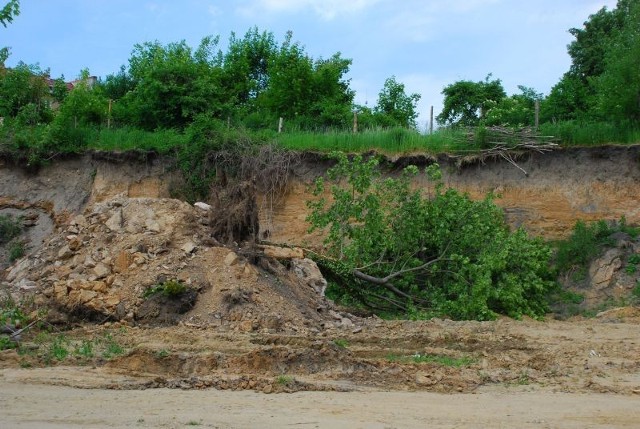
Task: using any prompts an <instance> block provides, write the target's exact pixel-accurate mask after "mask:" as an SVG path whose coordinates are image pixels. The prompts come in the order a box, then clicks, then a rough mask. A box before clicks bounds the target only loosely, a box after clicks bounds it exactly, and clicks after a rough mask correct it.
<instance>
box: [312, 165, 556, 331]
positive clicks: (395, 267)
mask: <svg viewBox="0 0 640 429" xmlns="http://www.w3.org/2000/svg"><path fill="white" fill-rule="evenodd" d="M334 156H335V157H336V158H337V161H338V163H337V165H336V166H335V167H334V168H332V169H330V170H329V171H328V173H327V175H328V178H329V180H331V183H332V184H331V186H330V192H331V199H330V200H329V199H326V198H324V197H322V196H323V195H324V192H325V189H326V183H325V180H324V179H322V178H321V179H319V180H318V181H317V182H316V189H315V195H316V196H317V197H318V199H316V200H312V201H310V202H309V203H308V204H309V207H310V208H311V215H310V216H309V217H308V220H309V222H310V223H311V225H312V229H323V230H325V231H326V240H325V245H326V246H327V254H326V255H325V256H323V257H320V258H319V261H320V264H321V265H322V266H323V267H324V268H325V272H327V273H328V276H329V278H330V279H332V280H333V281H334V288H335V289H337V290H335V289H334V290H333V291H332V292H333V293H335V294H336V295H338V296H342V297H343V298H347V299H348V300H349V301H351V302H354V301H355V302H358V303H359V304H361V305H365V306H366V307H368V308H371V309H374V310H377V311H381V312H389V313H400V314H404V315H405V316H406V315H408V316H412V317H425V316H433V315H439V316H442V315H446V316H447V317H452V318H456V319H485V320H486V319H492V318H494V317H495V316H496V314H506V315H509V316H512V317H519V316H522V315H525V314H526V315H529V316H532V317H539V316H542V315H543V314H544V312H545V310H546V293H547V292H548V291H549V289H550V288H551V287H552V286H553V283H552V282H551V281H549V279H550V276H549V271H548V267H549V265H548V262H549V257H550V249H549V248H548V247H547V246H546V245H545V244H543V243H542V242H541V241H539V240H535V239H530V238H528V237H527V235H526V233H525V232H524V231H522V230H518V231H516V232H510V230H509V228H508V226H507V225H506V223H505V220H504V213H503V212H502V210H501V209H500V208H498V207H497V206H496V205H495V204H494V203H493V202H492V199H491V196H488V197H487V198H486V199H484V200H482V201H473V200H471V199H470V198H469V197H468V196H466V195H462V194H460V193H459V192H457V191H455V190H453V189H446V188H445V187H444V185H443V183H442V182H441V175H440V171H439V168H438V166H437V164H434V165H431V166H430V167H428V168H427V169H426V171H425V172H424V174H426V175H427V176H428V177H429V178H430V179H431V180H432V181H434V182H435V195H433V196H432V198H427V197H425V196H423V195H422V194H421V192H420V191H419V190H414V189H412V188H411V186H410V181H409V179H410V178H411V177H412V176H415V175H417V174H419V172H418V169H417V168H416V167H415V166H409V167H407V168H406V169H405V170H404V173H403V175H402V176H400V177H399V178H389V179H382V178H381V177H380V171H379V169H378V167H377V165H378V162H377V160H376V159H375V158H369V159H365V158H363V157H362V156H360V155H358V156H355V157H354V158H353V159H351V160H350V159H348V158H347V156H346V155H345V154H343V153H335V154H334Z"/></svg>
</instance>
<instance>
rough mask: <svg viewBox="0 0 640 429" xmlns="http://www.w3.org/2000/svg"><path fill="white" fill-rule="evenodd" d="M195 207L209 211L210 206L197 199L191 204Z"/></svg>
mask: <svg viewBox="0 0 640 429" xmlns="http://www.w3.org/2000/svg"><path fill="white" fill-rule="evenodd" d="M193 205H194V206H195V207H197V208H199V209H200V210H204V211H210V210H211V206H210V205H209V204H207V203H203V202H200V201H198V202H197V203H194V204H193Z"/></svg>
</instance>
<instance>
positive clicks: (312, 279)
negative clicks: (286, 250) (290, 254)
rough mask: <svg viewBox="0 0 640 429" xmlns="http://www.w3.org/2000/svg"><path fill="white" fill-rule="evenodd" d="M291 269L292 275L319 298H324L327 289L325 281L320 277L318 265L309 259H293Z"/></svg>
mask: <svg viewBox="0 0 640 429" xmlns="http://www.w3.org/2000/svg"><path fill="white" fill-rule="evenodd" d="M291 269H292V270H293V272H294V274H295V275H296V276H297V277H298V278H299V279H300V280H302V281H303V282H304V283H305V284H307V285H309V286H310V287H311V288H312V289H313V290H315V291H316V293H318V295H320V296H324V292H325V290H326V289H327V281H326V280H325V278H324V277H323V276H322V273H321V272H320V268H318V264H316V263H315V262H314V261H313V260H311V259H309V258H303V259H299V258H295V259H292V260H291Z"/></svg>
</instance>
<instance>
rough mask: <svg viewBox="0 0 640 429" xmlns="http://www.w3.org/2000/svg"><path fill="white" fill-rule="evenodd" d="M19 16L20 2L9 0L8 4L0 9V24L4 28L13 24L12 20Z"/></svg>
mask: <svg viewBox="0 0 640 429" xmlns="http://www.w3.org/2000/svg"><path fill="white" fill-rule="evenodd" d="M19 14H20V1H19V0H9V2H8V3H7V4H6V5H4V7H3V8H2V9H0V24H2V25H3V26H4V27H6V26H7V24H10V23H12V22H13V19H14V18H15V17H16V16H18V15H19Z"/></svg>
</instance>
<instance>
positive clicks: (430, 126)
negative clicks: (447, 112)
mask: <svg viewBox="0 0 640 429" xmlns="http://www.w3.org/2000/svg"><path fill="white" fill-rule="evenodd" d="M429 117H430V119H429V134H433V106H431V114H430V115H429Z"/></svg>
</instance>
